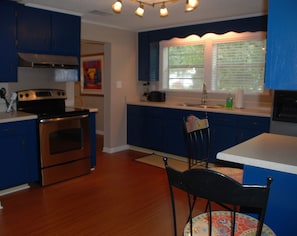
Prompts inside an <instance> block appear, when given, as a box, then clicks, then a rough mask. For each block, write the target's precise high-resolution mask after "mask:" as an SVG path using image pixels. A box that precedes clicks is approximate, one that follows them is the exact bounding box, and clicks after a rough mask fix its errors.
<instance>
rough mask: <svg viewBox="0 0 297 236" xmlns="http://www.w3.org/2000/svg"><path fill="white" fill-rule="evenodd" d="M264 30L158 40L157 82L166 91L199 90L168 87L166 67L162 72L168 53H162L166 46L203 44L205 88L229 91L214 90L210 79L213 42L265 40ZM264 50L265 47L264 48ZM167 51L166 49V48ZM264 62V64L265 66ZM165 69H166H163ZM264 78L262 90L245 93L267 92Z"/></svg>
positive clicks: (199, 89) (188, 91) (257, 93)
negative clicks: (158, 63)
mask: <svg viewBox="0 0 297 236" xmlns="http://www.w3.org/2000/svg"><path fill="white" fill-rule="evenodd" d="M266 38H267V37H266V32H265V31H256V32H240V33H239V32H234V31H231V32H227V33H225V34H215V33H207V34H205V35H203V36H202V37H200V36H198V35H190V36H188V37H185V38H172V39H169V40H163V41H160V42H159V46H160V51H159V60H160V67H159V78H160V79H159V83H160V87H161V89H162V90H164V91H168V92H179V91H180V92H187V93H191V92H197V91H201V90H202V88H194V89H169V88H168V86H167V79H164V75H165V76H166V78H168V69H167V74H166V71H165V72H164V68H168V65H166V60H165V58H166V56H167V57H168V54H167V55H166V54H165V55H164V53H163V52H164V50H166V49H165V48H166V47H170V46H188V45H196V44H197V43H198V44H204V45H205V48H204V62H205V64H204V82H205V83H206V85H207V89H208V91H209V92H211V93H222V94H225V93H229V92H232V91H222V90H214V86H215V85H214V84H213V83H215V82H213V81H214V80H212V60H213V59H212V53H213V45H214V44H215V43H229V42H231V43H232V42H242V41H252V40H261V39H264V40H266ZM265 50H266V48H265ZM167 52H168V50H167ZM265 63H266V62H264V66H265ZM165 70H166V69H165ZM264 80H265V74H264V78H263V90H262V91H259V92H251V91H245V93H247V94H255V95H259V94H267V92H266V90H265V87H264Z"/></svg>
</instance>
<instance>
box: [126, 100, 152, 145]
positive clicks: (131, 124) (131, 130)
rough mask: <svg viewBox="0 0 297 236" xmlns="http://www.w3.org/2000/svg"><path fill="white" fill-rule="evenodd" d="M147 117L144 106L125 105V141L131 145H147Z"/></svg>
mask: <svg viewBox="0 0 297 236" xmlns="http://www.w3.org/2000/svg"><path fill="white" fill-rule="evenodd" d="M146 124H147V119H146V115H145V107H143V106H135V105H128V106H127V143H128V144H130V145H133V146H139V147H147V146H148V142H147V135H146Z"/></svg>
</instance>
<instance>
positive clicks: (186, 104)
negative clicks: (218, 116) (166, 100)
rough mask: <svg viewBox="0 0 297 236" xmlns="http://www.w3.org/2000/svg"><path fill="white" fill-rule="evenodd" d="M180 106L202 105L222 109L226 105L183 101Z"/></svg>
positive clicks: (202, 106)
mask: <svg viewBox="0 0 297 236" xmlns="http://www.w3.org/2000/svg"><path fill="white" fill-rule="evenodd" d="M180 106H184V107H201V108H205V109H207V108H213V109H221V108H224V107H225V106H224V105H222V104H201V103H181V104H180Z"/></svg>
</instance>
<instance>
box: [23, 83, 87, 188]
mask: <svg viewBox="0 0 297 236" xmlns="http://www.w3.org/2000/svg"><path fill="white" fill-rule="evenodd" d="M17 98H18V99H17V110H18V111H23V112H27V113H33V114H37V116H38V132H39V151H40V173H41V184H42V185H49V184H53V183H57V182H60V181H64V180H67V179H70V178H74V177H77V176H81V175H84V174H87V173H89V172H90V155H91V154H90V125H89V111H88V110H86V109H77V108H67V107H65V100H66V93H65V91H64V90H61V89H30V90H23V91H18V92H17Z"/></svg>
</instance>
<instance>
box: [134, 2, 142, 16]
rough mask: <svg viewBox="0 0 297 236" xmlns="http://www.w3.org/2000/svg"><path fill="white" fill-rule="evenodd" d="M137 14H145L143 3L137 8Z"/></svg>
mask: <svg viewBox="0 0 297 236" xmlns="http://www.w3.org/2000/svg"><path fill="white" fill-rule="evenodd" d="M135 14H136V15H138V16H140V17H143V15H144V6H143V4H142V3H140V5H139V7H138V8H137V9H136V11H135Z"/></svg>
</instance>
